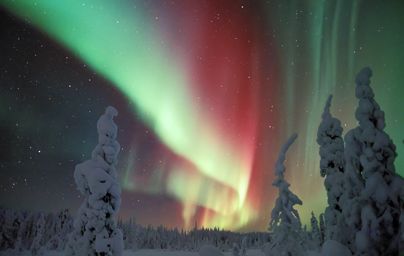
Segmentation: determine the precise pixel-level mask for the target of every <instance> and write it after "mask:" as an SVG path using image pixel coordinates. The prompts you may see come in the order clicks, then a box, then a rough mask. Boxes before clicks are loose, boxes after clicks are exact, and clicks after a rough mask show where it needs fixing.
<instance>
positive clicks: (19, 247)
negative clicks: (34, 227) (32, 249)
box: [14, 212, 28, 252]
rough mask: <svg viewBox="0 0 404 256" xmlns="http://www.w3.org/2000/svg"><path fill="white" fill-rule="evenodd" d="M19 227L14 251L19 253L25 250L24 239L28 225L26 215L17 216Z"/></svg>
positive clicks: (24, 213) (23, 213)
mask: <svg viewBox="0 0 404 256" xmlns="http://www.w3.org/2000/svg"><path fill="white" fill-rule="evenodd" d="M19 215H20V217H19V221H20V225H19V228H18V232H17V239H16V241H15V245H14V249H15V250H16V251H18V252H21V251H23V250H24V249H25V242H26V241H25V239H26V236H27V232H28V229H27V225H28V213H26V212H22V213H20V214H19Z"/></svg>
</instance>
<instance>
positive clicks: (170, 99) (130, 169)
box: [0, 0, 404, 231]
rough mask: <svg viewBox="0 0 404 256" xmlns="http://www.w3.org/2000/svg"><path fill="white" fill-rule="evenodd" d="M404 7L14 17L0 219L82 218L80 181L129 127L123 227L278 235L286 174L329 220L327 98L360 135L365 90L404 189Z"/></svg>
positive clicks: (156, 9)
mask: <svg viewBox="0 0 404 256" xmlns="http://www.w3.org/2000/svg"><path fill="white" fill-rule="evenodd" d="M402 13H404V2H403V1H376V0H369V1H359V0H357V1H350V0H349V1H348V0H342V1H327V0H305V1H301V0H288V1H282V0H274V1H258V0H257V1H238V0H236V1H214V0H211V1H206V0H201V1H196V0H195V1H194V0H191V1H179V0H161V1H147V0H137V1H135V0H122V1H107V0H97V1H95V0H87V1H85V0H72V1H65V2H62V1H53V0H37V1H31V0H14V1H11V0H4V1H1V2H0V29H1V40H0V120H1V122H0V132H1V136H0V205H1V206H4V207H10V208H15V209H29V210H44V211H56V210H58V209H61V208H69V209H70V210H71V211H72V212H76V211H77V209H78V207H79V205H80V203H81V202H82V200H83V198H82V197H80V194H79V192H78V191H77V190H76V188H75V184H74V180H73V171H74V166H75V165H76V164H78V163H80V162H81V161H84V160H86V159H88V158H89V157H90V155H91V151H92V149H93V148H94V146H95V145H96V143H97V133H96V121H97V119H98V117H99V116H100V115H101V114H102V113H103V111H104V109H105V107H106V106H108V105H112V106H115V107H116V108H117V109H118V111H119V116H118V117H117V118H116V123H117V125H118V126H119V134H118V141H119V142H120V144H121V146H122V151H121V153H120V156H119V163H118V173H119V179H120V182H121V185H122V206H121V210H120V217H121V218H124V219H127V218H129V217H134V218H136V221H137V222H138V223H140V224H143V225H148V224H151V225H159V224H163V225H166V226H169V227H180V228H190V227H193V226H194V223H195V222H197V223H198V226H206V227H214V226H218V227H220V228H225V229H230V230H241V231H251V230H260V231H263V230H266V229H267V226H268V222H269V216H270V211H271V208H272V207H273V204H274V201H275V198H276V196H277V192H276V190H275V188H274V187H272V185H271V184H272V181H273V179H274V163H275V160H276V158H277V153H278V150H279V148H280V146H281V144H282V143H283V142H284V141H285V140H286V139H287V137H289V136H290V135H291V134H292V133H293V132H297V133H298V134H299V137H298V139H297V141H296V143H295V144H294V145H293V146H292V147H291V149H290V151H289V152H288V159H287V170H286V177H287V179H288V181H289V182H290V183H291V189H292V190H293V191H294V192H295V193H296V194H297V195H299V197H300V198H301V199H302V200H303V206H301V207H298V210H299V212H300V213H301V217H302V220H303V223H308V222H309V217H310V212H311V211H312V210H313V211H314V212H315V213H316V214H319V213H321V212H322V211H323V210H324V207H325V204H326V196H325V190H324V187H323V179H322V178H321V177H320V172H319V165H318V163H319V158H318V146H317V144H316V141H315V140H316V133H317V127H318V124H319V121H320V117H321V113H322V110H323V106H324V104H325V101H326V99H327V97H328V95H329V94H333V95H334V100H333V105H332V113H333V114H334V115H335V116H336V117H338V118H339V119H340V120H341V122H342V125H343V128H344V132H346V131H347V130H349V129H350V128H353V127H354V126H355V124H356V122H355V119H354V110H355V106H356V99H355V96H354V83H353V82H354V76H355V73H356V72H357V71H359V70H360V68H362V67H363V66H370V67H371V68H372V69H373V71H374V72H373V73H374V76H373V78H372V87H373V90H374V91H375V93H376V100H377V101H378V102H379V104H380V105H381V108H382V109H383V110H384V111H385V113H386V123H387V127H386V130H387V132H388V133H389V134H390V136H391V137H392V139H393V141H394V142H395V144H396V145H397V152H398V157H397V159H396V162H395V165H396V169H397V172H398V173H400V174H401V175H403V174H404V157H403V154H404V144H403V139H404V135H403V133H402V131H403V126H404V118H403V110H402V104H403V100H404V89H403V88H404V87H403V84H404V79H403V76H402V72H403V68H404V51H403V46H404V33H403V32H402V27H403V25H404V16H403V15H402Z"/></svg>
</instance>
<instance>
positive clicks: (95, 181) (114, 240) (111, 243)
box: [66, 107, 123, 256]
mask: <svg viewBox="0 0 404 256" xmlns="http://www.w3.org/2000/svg"><path fill="white" fill-rule="evenodd" d="M117 114H118V112H117V110H116V109H115V108H113V107H107V109H106V110H105V113H104V114H103V115H102V116H101V117H100V118H99V119H98V122H97V131H98V145H97V146H96V147H95V149H94V150H93V152H92V157H91V159H90V160H88V161H85V162H83V163H81V164H78V165H77V166H76V169H75V171H74V179H75V182H76V184H77V188H78V190H79V191H80V192H81V193H82V194H83V195H84V196H85V200H84V202H83V204H82V205H81V207H80V209H79V212H78V216H77V217H76V219H75V223H74V231H73V233H72V235H71V238H70V241H69V244H68V248H67V250H66V253H67V255H80V256H81V255H88V256H92V255H99V256H104V255H105V256H106V255H114V256H120V255H122V250H123V237H122V232H121V231H120V230H119V229H118V227H117V225H116V214H117V212H118V210H119V206H120V201H121V198H120V187H119V184H118V182H117V179H116V178H117V174H116V170H115V164H116V161H117V156H118V153H119V151H120V145H119V143H118V142H117V141H116V136H117V132H118V127H117V126H116V124H115V123H114V120H113V118H114V116H116V115H117Z"/></svg>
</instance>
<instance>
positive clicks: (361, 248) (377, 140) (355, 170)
mask: <svg viewBox="0 0 404 256" xmlns="http://www.w3.org/2000/svg"><path fill="white" fill-rule="evenodd" d="M371 75H372V71H371V70H370V68H364V69H362V70H361V71H360V72H359V73H358V75H357V76H356V81H355V82H356V90H355V95H356V97H357V98H358V100H359V104H358V107H357V109H356V112H355V117H356V119H357V120H358V123H359V126H357V127H356V128H354V129H352V130H350V131H349V132H348V133H347V135H346V136H345V142H346V147H345V161H346V168H345V171H346V174H347V178H348V180H347V182H348V184H347V187H346V191H348V192H349V197H348V199H349V200H348V201H347V204H346V205H344V207H345V209H346V210H345V211H344V212H345V213H349V214H346V216H345V217H346V218H347V219H346V220H347V224H348V226H349V227H350V230H349V232H346V234H347V235H349V234H350V232H351V233H352V234H354V235H355V237H354V238H355V240H354V241H355V246H351V249H352V248H353V249H354V252H355V254H356V255H370V256H371V255H398V252H399V232H400V228H399V227H400V223H399V219H400V211H401V209H400V204H402V203H401V200H402V199H401V198H400V195H399V191H400V190H402V186H403V182H402V178H401V177H399V176H398V175H397V174H396V173H395V167H394V160H395V157H396V152H395V150H396V147H395V145H394V144H393V142H392V141H391V139H390V137H389V136H388V135H387V133H385V132H384V128H385V120H384V112H383V111H382V110H381V109H380V107H379V105H378V104H377V102H376V101H375V99H374V93H373V90H372V88H371V87H370V86H369V85H370V77H371ZM400 186H401V188H400Z"/></svg>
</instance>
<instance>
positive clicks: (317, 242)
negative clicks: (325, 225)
mask: <svg viewBox="0 0 404 256" xmlns="http://www.w3.org/2000/svg"><path fill="white" fill-rule="evenodd" d="M310 225H311V232H310V240H311V244H312V246H313V248H312V249H315V250H318V249H319V248H320V246H321V233H320V227H319V225H318V221H317V218H316V216H315V215H314V212H311V218H310Z"/></svg>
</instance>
